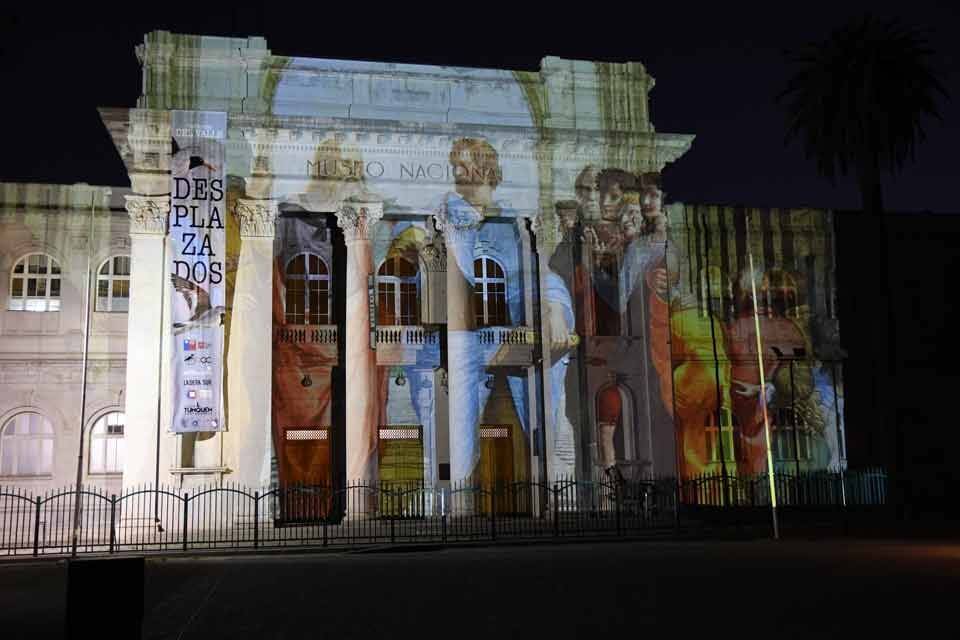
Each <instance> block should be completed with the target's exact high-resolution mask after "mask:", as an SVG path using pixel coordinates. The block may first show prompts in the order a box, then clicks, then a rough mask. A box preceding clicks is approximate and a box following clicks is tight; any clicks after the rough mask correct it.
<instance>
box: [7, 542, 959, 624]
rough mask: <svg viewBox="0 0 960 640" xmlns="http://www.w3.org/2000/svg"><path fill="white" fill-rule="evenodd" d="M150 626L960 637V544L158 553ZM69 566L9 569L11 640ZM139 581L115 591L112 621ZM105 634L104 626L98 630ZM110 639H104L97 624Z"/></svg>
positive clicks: (43, 611)
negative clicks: (897, 633) (199, 555)
mask: <svg viewBox="0 0 960 640" xmlns="http://www.w3.org/2000/svg"><path fill="white" fill-rule="evenodd" d="M145 583H146V584H145V594H146V597H145V602H146V606H145V619H144V634H143V637H144V638H150V639H158V640H159V639H161V638H171V639H174V638H204V639H210V638H231V639H233V638H338V639H339V638H401V637H414V636H415V635H417V636H421V637H436V636H441V635H443V636H446V637H456V638H461V637H469V638H474V637H483V638H491V637H499V638H513V637H521V634H531V635H529V636H526V637H530V638H533V637H550V638H600V637H604V636H608V635H615V636H618V637H627V635H629V636H631V637H638V638H640V637H650V636H649V634H650V632H664V633H669V634H671V637H677V638H686V637H697V636H701V635H702V634H711V635H714V636H715V637H737V638H777V640H781V639H784V638H801V637H802V638H809V639H810V640H813V639H814V638H816V639H817V640H819V639H821V638H841V637H843V638H846V639H853V638H861V637H865V636H866V635H867V634H875V635H877V636H878V637H890V636H891V635H892V634H893V633H894V630H895V629H901V628H902V629H905V630H907V631H908V632H909V633H910V635H911V636H917V637H923V636H926V635H928V634H930V635H932V634H933V632H934V630H937V635H938V636H940V637H956V635H957V623H956V615H955V612H956V610H957V607H958V602H957V600H958V595H960V543H956V542H952V543H936V544H919V543H900V542H879V541H849V540H843V541H824V540H821V541H789V542H780V543H774V542H772V541H749V542H743V541H729V542H713V541H711V542H655V541H646V542H607V543H583V544H567V545H541V546H527V547H506V546H504V547H489V548H478V549H446V550H434V551H408V552H405V553H404V552H401V553H394V552H384V553H337V554H314V555H310V554H297V555H294V554H287V555H269V556H268V555H263V556H243V557H238V556H234V557H227V558H223V557H205V558H170V559H151V560H150V561H148V563H147V567H146V579H145ZM65 584H66V565H65V563H63V562H46V563H30V564H25V563H14V564H4V565H0V637H3V638H5V639H7V638H10V639H12V638H38V637H44V638H46V637H50V638H56V637H61V636H62V630H63V628H64V618H65V593H66V589H65ZM132 589H133V587H126V586H124V585H114V586H113V587H112V588H107V587H101V592H102V613H103V615H102V618H101V620H102V625H103V628H105V627H107V626H108V625H109V624H110V620H111V619H112V618H113V617H114V616H115V615H116V612H117V606H116V604H117V603H118V601H120V600H122V599H123V598H124V597H125V596H126V595H127V594H129V593H131V592H133V593H135V591H132ZM98 635H100V634H98ZM95 637H96V636H95Z"/></svg>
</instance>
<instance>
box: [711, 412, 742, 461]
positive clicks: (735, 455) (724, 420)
mask: <svg viewBox="0 0 960 640" xmlns="http://www.w3.org/2000/svg"><path fill="white" fill-rule="evenodd" d="M720 421H721V425H720V427H719V428H718V427H717V414H716V412H715V411H711V412H710V414H709V415H708V416H707V424H706V432H707V461H708V462H717V463H719V462H720V461H721V457H722V459H723V461H724V462H736V461H737V460H743V455H742V451H743V449H742V446H743V443H742V442H741V441H740V424H739V423H738V421H737V417H736V416H735V415H733V414H732V413H731V411H730V410H729V409H722V410H721V411H720ZM721 438H722V441H721ZM721 445H722V449H723V455H722V456H721V451H720V450H721Z"/></svg>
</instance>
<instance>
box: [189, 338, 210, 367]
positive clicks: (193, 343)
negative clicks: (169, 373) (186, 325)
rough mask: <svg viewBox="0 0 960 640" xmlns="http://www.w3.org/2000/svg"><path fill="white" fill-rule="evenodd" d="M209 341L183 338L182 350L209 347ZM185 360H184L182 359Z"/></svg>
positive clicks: (196, 349)
mask: <svg viewBox="0 0 960 640" xmlns="http://www.w3.org/2000/svg"><path fill="white" fill-rule="evenodd" d="M209 348H210V343H209V342H204V341H203V340H184V341H183V350H184V351H198V350H201V349H209ZM184 362H186V360H184Z"/></svg>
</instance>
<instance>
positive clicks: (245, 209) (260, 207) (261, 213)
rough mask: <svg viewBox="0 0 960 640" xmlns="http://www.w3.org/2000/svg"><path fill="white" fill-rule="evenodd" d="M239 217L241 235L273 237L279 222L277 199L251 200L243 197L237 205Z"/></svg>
mask: <svg viewBox="0 0 960 640" xmlns="http://www.w3.org/2000/svg"><path fill="white" fill-rule="evenodd" d="M236 213H237V219H238V220H239V221H240V235H241V236H243V237H245V238H246V237H255V238H256V237H260V238H272V237H273V234H274V229H275V225H276V222H277V214H278V208H277V201H276V200H250V199H247V198H241V199H239V200H237V205H236Z"/></svg>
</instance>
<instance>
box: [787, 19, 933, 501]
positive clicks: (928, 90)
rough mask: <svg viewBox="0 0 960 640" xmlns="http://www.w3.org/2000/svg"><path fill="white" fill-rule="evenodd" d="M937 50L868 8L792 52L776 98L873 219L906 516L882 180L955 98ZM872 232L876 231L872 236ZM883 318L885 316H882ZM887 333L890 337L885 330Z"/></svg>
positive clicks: (882, 393) (892, 429)
mask: <svg viewBox="0 0 960 640" xmlns="http://www.w3.org/2000/svg"><path fill="white" fill-rule="evenodd" d="M933 57H934V51H933V50H932V48H931V47H930V46H929V44H928V43H927V41H926V39H925V37H924V36H923V34H922V33H921V32H920V31H918V30H916V29H914V28H910V27H908V26H906V25H904V24H902V23H900V22H898V21H882V20H878V19H875V18H873V17H870V16H866V17H863V18H861V19H858V20H854V21H852V22H850V23H848V24H846V25H843V26H841V27H840V28H838V29H836V30H835V31H834V32H833V33H831V34H830V35H829V36H828V37H827V38H826V40H824V41H822V42H816V43H812V44H809V45H806V46H804V47H801V48H799V49H796V50H794V51H791V52H788V53H787V59H788V61H789V62H790V63H791V64H792V66H793V67H794V72H793V75H792V76H791V77H790V79H789V80H788V82H787V85H786V87H785V89H784V90H783V91H782V92H781V93H780V94H779V95H778V96H777V101H778V102H779V103H780V104H781V105H783V106H785V107H786V112H787V117H788V122H787V135H786V142H787V144H789V143H790V142H792V141H794V140H800V142H801V143H802V145H803V149H804V152H805V154H806V155H807V157H808V158H811V159H812V160H814V162H815V163H816V166H817V170H818V172H819V173H820V174H821V175H822V176H824V177H825V178H827V179H828V180H830V181H831V183H834V184H836V180H837V176H838V175H840V176H843V177H847V176H848V175H850V174H852V177H854V178H856V180H857V183H858V186H859V188H860V194H861V198H862V207H863V210H864V212H865V213H866V214H867V218H868V220H869V221H870V229H871V230H872V232H873V233H872V236H873V237H872V241H873V243H872V248H873V249H874V251H875V253H874V255H875V256H876V260H875V261H872V265H873V266H875V267H876V271H875V274H876V277H875V279H874V282H875V284H876V286H877V289H876V290H875V291H873V292H872V293H873V294H874V297H873V299H874V300H877V301H879V300H884V299H885V300H887V301H888V303H887V304H886V313H885V314H881V316H882V317H880V318H877V319H876V320H879V322H873V323H872V326H873V328H874V331H875V332H876V333H875V338H876V339H875V340H874V344H877V345H883V344H886V356H885V357H884V354H883V351H884V350H883V349H876V350H875V352H874V371H875V379H874V394H875V402H874V406H875V407H877V408H878V409H879V410H880V411H881V412H882V415H880V416H878V417H877V418H878V420H880V421H881V424H883V425H884V426H885V429H884V431H885V433H886V435H887V437H890V438H892V442H890V441H888V442H890V446H891V450H892V452H893V454H894V460H893V462H894V464H893V466H892V468H891V469H890V470H889V471H890V480H891V489H892V492H893V493H894V494H895V495H893V496H891V497H892V502H893V503H894V504H896V505H897V513H898V515H900V516H902V515H903V512H902V509H901V507H902V504H903V488H904V487H903V465H904V461H903V446H902V442H903V433H901V432H900V430H899V429H898V425H897V424H896V422H897V421H896V419H895V416H893V415H891V414H893V413H894V412H893V411H892V410H891V409H892V407H890V406H889V404H887V405H886V406H884V399H889V398H892V397H894V396H893V395H891V394H890V393H888V390H887V389H886V386H887V385H888V384H889V383H890V382H891V378H892V377H893V374H894V369H895V367H896V362H895V360H896V355H895V353H896V352H895V346H896V341H895V339H894V335H895V329H894V322H893V320H894V314H893V305H892V303H891V302H890V296H889V295H887V291H888V283H889V282H890V267H889V259H888V258H889V256H890V251H889V249H888V246H887V243H888V235H887V225H886V222H885V220H884V215H883V192H882V178H883V175H884V174H887V173H889V174H896V173H897V172H899V171H900V170H902V169H903V167H904V166H905V165H906V164H907V162H908V160H913V159H914V154H915V151H916V148H917V146H918V145H919V144H920V143H921V142H922V141H923V140H924V139H925V132H924V129H923V126H922V124H923V122H924V120H926V119H927V118H930V117H932V118H936V119H940V114H939V112H938V110H937V101H938V99H939V98H940V97H943V98H948V96H947V92H946V90H945V89H944V87H943V84H942V83H941V82H940V79H939V77H938V74H937V72H936V71H935V69H934V67H933V65H932V63H931V61H932V59H933ZM868 237H869V236H868ZM883 316H885V317H883ZM884 334H885V335H884Z"/></svg>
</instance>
